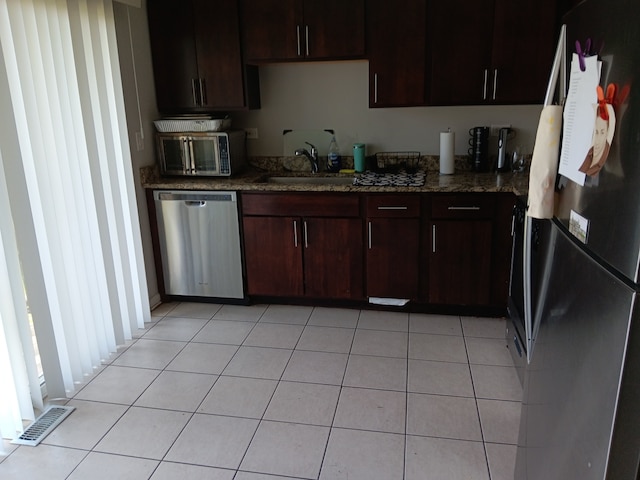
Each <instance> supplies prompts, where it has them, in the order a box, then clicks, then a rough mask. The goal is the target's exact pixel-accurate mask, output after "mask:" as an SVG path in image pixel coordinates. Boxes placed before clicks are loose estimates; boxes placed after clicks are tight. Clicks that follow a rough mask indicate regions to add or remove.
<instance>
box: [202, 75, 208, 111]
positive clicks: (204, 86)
mask: <svg viewBox="0 0 640 480" xmlns="http://www.w3.org/2000/svg"><path fill="white" fill-rule="evenodd" d="M206 104H207V84H206V83H205V79H204V78H201V79H200V106H201V107H204V106H205V105H206Z"/></svg>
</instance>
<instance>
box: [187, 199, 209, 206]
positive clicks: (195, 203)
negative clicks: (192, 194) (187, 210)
mask: <svg viewBox="0 0 640 480" xmlns="http://www.w3.org/2000/svg"><path fill="white" fill-rule="evenodd" d="M184 204H185V205H186V206H187V207H204V206H205V205H206V204H207V202H205V201H204V200H185V201H184Z"/></svg>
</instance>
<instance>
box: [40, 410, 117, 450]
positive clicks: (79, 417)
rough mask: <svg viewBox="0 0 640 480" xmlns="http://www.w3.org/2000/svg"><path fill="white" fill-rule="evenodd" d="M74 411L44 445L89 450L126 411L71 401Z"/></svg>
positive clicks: (44, 441)
mask: <svg viewBox="0 0 640 480" xmlns="http://www.w3.org/2000/svg"><path fill="white" fill-rule="evenodd" d="M67 405H68V406H70V407H75V410H74V411H73V412H72V413H71V415H69V416H68V417H67V418H65V419H64V421H63V422H62V423H61V424H60V425H58V426H57V427H56V428H55V430H53V431H52V432H51V433H50V434H49V435H47V436H46V438H45V439H44V440H43V441H42V443H43V444H46V445H56V446H59V447H69V448H80V449H83V450H91V449H92V448H93V447H95V446H96V444H97V443H98V442H99V441H100V439H101V438H102V437H103V436H104V435H105V434H106V433H107V432H108V431H109V429H110V428H111V427H113V426H114V425H115V423H116V422H117V421H118V419H119V418H120V417H122V415H124V413H125V412H126V411H127V406H125V405H114V404H109V403H103V402H88V401H84V400H77V399H74V400H71V401H70V402H69V403H67Z"/></svg>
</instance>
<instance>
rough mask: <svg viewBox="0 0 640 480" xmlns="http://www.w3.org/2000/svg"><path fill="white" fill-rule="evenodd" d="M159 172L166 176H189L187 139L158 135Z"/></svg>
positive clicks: (184, 137)
mask: <svg viewBox="0 0 640 480" xmlns="http://www.w3.org/2000/svg"><path fill="white" fill-rule="evenodd" d="M157 138H158V153H159V155H160V170H161V171H162V173H164V174H168V175H189V174H191V170H192V165H191V154H190V152H189V138H188V137H187V136H184V135H158V137H157Z"/></svg>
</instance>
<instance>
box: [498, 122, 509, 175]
mask: <svg viewBox="0 0 640 480" xmlns="http://www.w3.org/2000/svg"><path fill="white" fill-rule="evenodd" d="M510 133H511V129H510V128H506V127H505V128H501V129H500V131H499V132H498V159H497V161H496V170H497V171H498V172H507V171H509V170H510V165H509V157H508V155H507V139H508V137H509V134H510Z"/></svg>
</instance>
